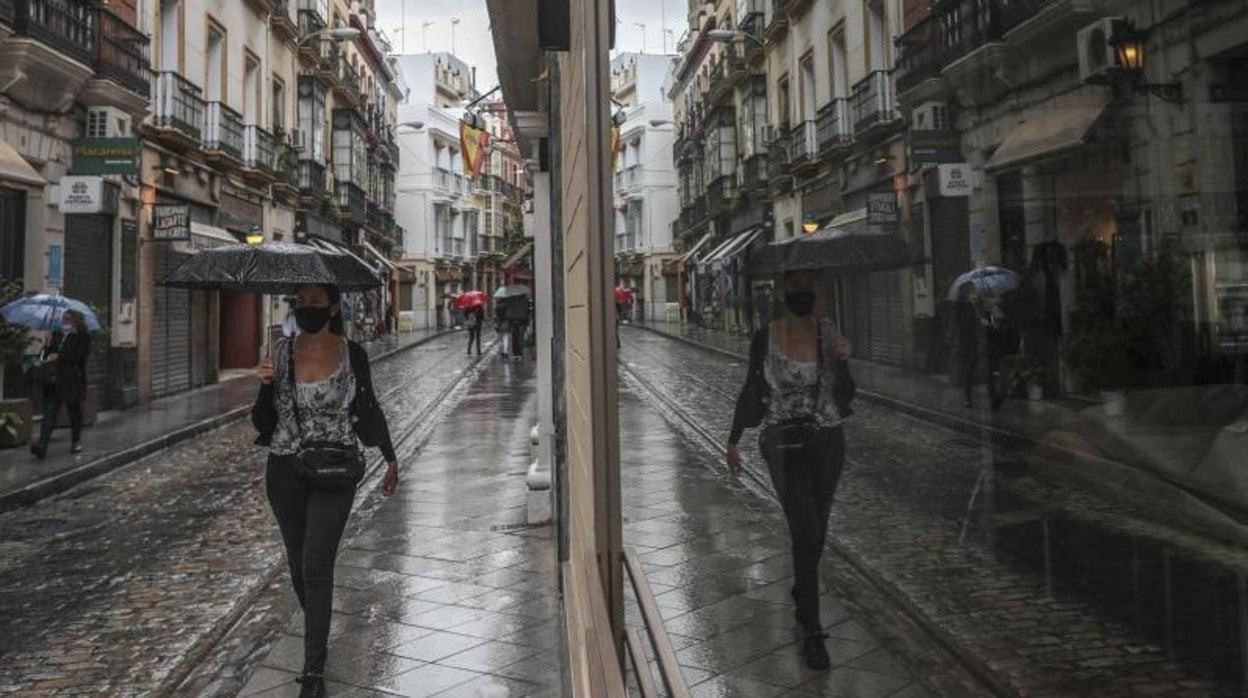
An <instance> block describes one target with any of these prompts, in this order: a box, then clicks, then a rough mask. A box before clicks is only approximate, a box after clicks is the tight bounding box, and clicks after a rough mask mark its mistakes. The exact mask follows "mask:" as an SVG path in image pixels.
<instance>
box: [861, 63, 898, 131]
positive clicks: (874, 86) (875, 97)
mask: <svg viewBox="0 0 1248 698" xmlns="http://www.w3.org/2000/svg"><path fill="white" fill-rule="evenodd" d="M853 102H854V132H855V133H857V132H859V131H862V130H863V129H867V128H870V127H871V126H874V125H875V124H878V123H880V122H885V121H891V120H892V119H893V114H894V111H895V106H894V103H893V88H892V85H891V84H890V81H889V75H888V72H887V71H884V70H876V71H874V72H871V73H868V74H867V77H865V78H863V79H862V80H860V81H859V82H858V84H856V85H854V95H853Z"/></svg>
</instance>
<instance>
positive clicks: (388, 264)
mask: <svg viewBox="0 0 1248 698" xmlns="http://www.w3.org/2000/svg"><path fill="white" fill-rule="evenodd" d="M362 242H363V243H364V249H365V250H367V251H368V253H369V254H371V255H372V256H374V257H376V258H377V261H378V262H381V263H382V265H383V266H385V267H386V268H387V269H389V270H390V271H398V270H399V267H398V265H396V264H395V263H394V262H391V261H390V260H389V259H386V256H385V255H384V254H382V253H381V252H379V251H378V250H377V248H376V247H373V246H372V245H371V244H369V242H368V240H364V241H362Z"/></svg>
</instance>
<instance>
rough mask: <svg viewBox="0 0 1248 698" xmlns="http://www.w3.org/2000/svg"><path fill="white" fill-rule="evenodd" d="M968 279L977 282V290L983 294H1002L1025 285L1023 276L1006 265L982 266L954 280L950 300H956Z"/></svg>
mask: <svg viewBox="0 0 1248 698" xmlns="http://www.w3.org/2000/svg"><path fill="white" fill-rule="evenodd" d="M968 281H969V282H971V283H973V284H975V290H976V291H978V292H979V295H981V296H1002V295H1005V294H1007V293H1009V292H1010V291H1015V290H1017V289H1018V287H1019V286H1022V285H1023V277H1021V276H1019V275H1018V274H1016V273H1014V272H1012V271H1010V270H1009V269H1006V268H1005V267H981V268H979V269H972V270H970V271H968V272H966V273H965V274H963V275H961V276H959V277H958V278H956V279H954V280H953V284H952V285H951V286H950V287H949V300H951V301H956V300H957V299H958V289H960V288H962V284H965V283H966V282H968Z"/></svg>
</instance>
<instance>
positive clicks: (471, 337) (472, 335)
mask: <svg viewBox="0 0 1248 698" xmlns="http://www.w3.org/2000/svg"><path fill="white" fill-rule="evenodd" d="M473 342H476V343H477V354H478V355H480V354H481V326H480V325H477V326H476V327H469V328H468V353H469V354H471V353H472V343H473Z"/></svg>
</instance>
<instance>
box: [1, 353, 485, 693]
mask: <svg viewBox="0 0 1248 698" xmlns="http://www.w3.org/2000/svg"><path fill="white" fill-rule="evenodd" d="M460 340H461V338H460V337H459V336H458V335H452V336H450V337H445V338H442V339H438V340H434V341H433V342H430V343H429V344H426V345H423V346H420V347H416V348H413V349H410V350H407V351H405V352H403V353H400V354H398V355H396V356H394V357H392V358H390V359H388V360H386V361H384V362H382V363H380V364H379V365H377V366H375V367H374V381H375V382H376V385H377V389H378V392H379V394H381V395H382V396H383V403H384V404H385V407H386V410H387V413H388V414H389V416H390V422H391V430H392V432H393V434H394V436H395V440H396V442H397V443H398V448H399V454H400V459H401V460H404V461H406V460H408V459H410V458H411V456H412V453H411V448H410V442H407V441H404V440H403V436H404V435H405V434H406V433H408V432H410V431H411V430H412V429H413V428H415V427H417V426H418V424H417V421H418V420H421V419H425V418H427V417H428V416H429V413H430V409H429V408H432V409H434V410H436V409H441V408H443V407H445V405H438V404H435V403H436V401H437V400H438V398H439V397H440V394H441V392H442V391H443V390H444V389H445V388H447V387H449V386H450V385H451V384H452V383H453V382H454V381H456V379H457V378H458V377H459V375H460V373H461V372H462V371H464V370H466V369H468V368H469V366H470V364H471V361H470V359H469V358H468V357H466V356H464V355H463V347H462V342H461V341H460ZM254 437H255V432H254V429H252V427H251V425H250V424H249V423H246V422H237V423H234V424H231V425H228V426H226V427H223V428H220V429H217V430H214V431H211V432H208V433H206V434H204V435H202V436H199V437H197V438H195V439H192V440H190V441H187V442H185V443H183V444H181V445H179V446H176V447H174V448H171V449H169V450H166V451H163V452H160V453H157V454H155V455H153V456H149V457H147V458H145V459H143V460H141V461H138V462H136V463H133V464H131V465H129V466H127V467H124V468H122V469H120V470H117V471H114V472H112V473H110V474H107V475H104V476H101V477H99V478H96V479H94V480H91V481H89V482H87V483H84V484H83V485H80V486H78V487H76V488H74V489H72V490H70V491H69V492H67V493H65V494H64V495H61V496H58V497H55V498H52V499H48V500H45V501H42V502H40V503H38V504H35V505H33V506H30V507H27V508H24V509H21V510H17V511H13V512H8V513H6V514H3V515H0V608H3V609H4V613H3V614H2V615H0V692H7V693H11V694H16V695H47V694H51V693H53V692H61V693H72V694H97V695H114V696H120V695H138V694H144V693H148V692H151V691H153V690H156V689H157V688H159V687H160V686H161V685H162V683H163V682H165V681H166V680H167V679H169V678H170V676H171V674H173V673H174V672H176V671H177V670H178V663H179V660H180V659H181V658H182V657H183V656H184V655H186V653H187V652H188V651H189V650H191V649H192V648H193V647H195V646H196V644H197V643H198V642H200V641H201V640H202V639H203V638H204V637H206V636H207V635H208V634H210V633H211V632H212V631H213V630H214V628H215V627H216V626H217V624H218V623H220V622H222V620H223V619H225V618H227V617H228V616H229V614H230V613H231V611H232V610H233V609H235V608H236V606H237V605H238V604H239V603H240V601H242V600H245V599H247V598H248V597H249V596H250V595H251V594H253V592H254V591H255V590H256V586H257V584H258V583H259V582H260V581H261V580H262V579H263V577H264V575H265V573H266V572H267V571H268V570H270V569H271V568H272V567H273V565H274V564H275V563H279V564H280V560H281V549H280V542H279V538H278V536H277V532H276V525H275V524H274V522H273V519H272V514H271V513H270V512H269V509H268V504H267V502H266V501H265V498H264V487H263V477H264V475H263V474H264V468H263V465H264V459H265V452H264V450H263V449H260V448H257V447H255V446H254V445H253V444H252V441H253V440H254ZM373 455H374V457H375V454H373Z"/></svg>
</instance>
